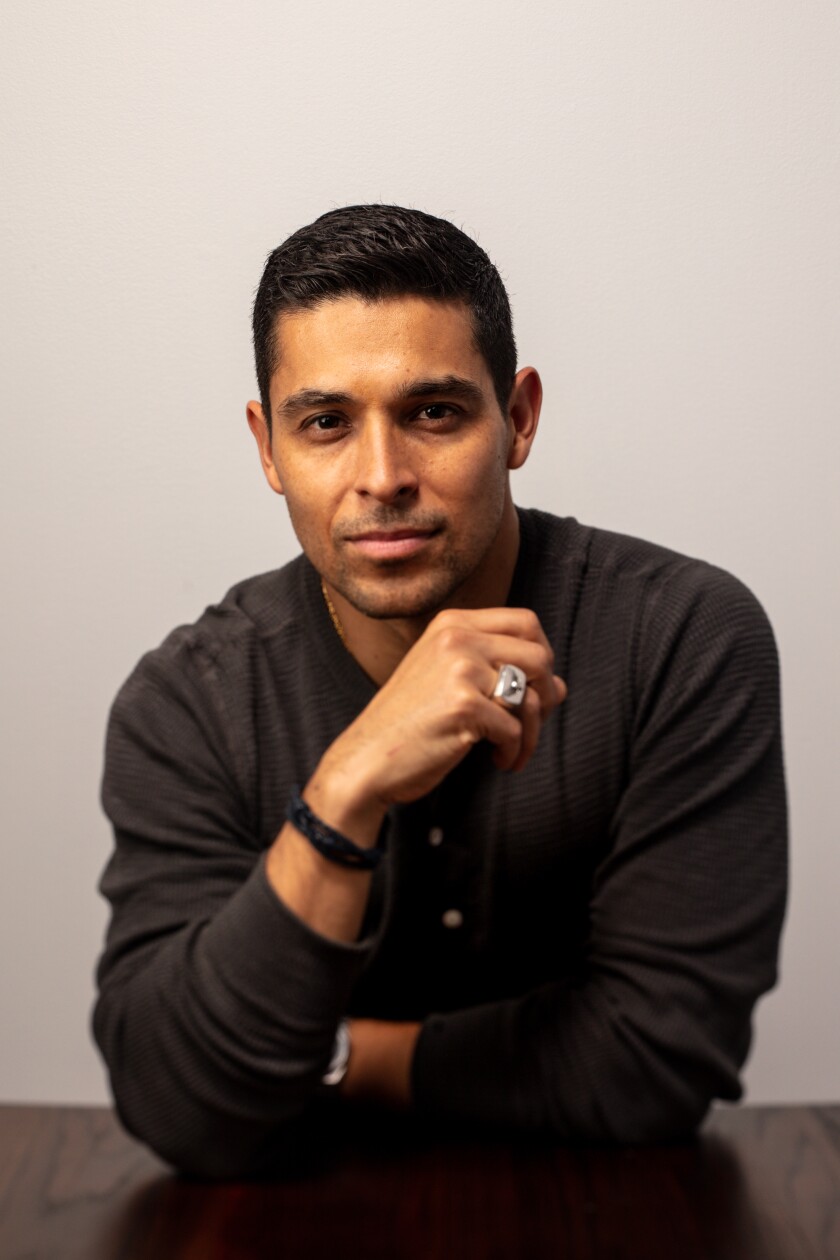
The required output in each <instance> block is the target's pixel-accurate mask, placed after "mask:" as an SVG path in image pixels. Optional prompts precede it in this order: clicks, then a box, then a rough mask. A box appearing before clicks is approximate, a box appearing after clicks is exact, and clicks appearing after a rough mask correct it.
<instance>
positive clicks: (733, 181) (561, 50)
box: [0, 0, 840, 1101]
mask: <svg viewBox="0 0 840 1260" xmlns="http://www.w3.org/2000/svg"><path fill="white" fill-rule="evenodd" d="M0 48H2V53H0V59H2V60H1V62H0V126H2V128H3V139H2V150H0V162H1V164H2V172H3V182H4V185H5V191H4V193H3V195H2V198H0V224H2V230H0V247H2V253H3V258H2V277H3V280H2V284H3V290H4V298H3V303H2V320H3V324H2V359H3V375H4V383H3V390H2V399H3V421H2V468H3V490H2V495H0V511H2V516H3V540H4V549H3V561H2V563H3V571H2V592H3V614H2V617H0V661H2V693H0V703H1V705H2V708H0V712H2V723H3V734H2V748H1V749H0V751H1V752H2V756H1V757H0V773H1V774H2V790H1V791H0V810H2V821H1V822H0V843H1V844H2V879H0V959H2V962H0V967H2V985H1V986H0V1011H2V1013H3V1023H2V1032H0V1097H2V1098H6V1099H18V1100H23V1099H34V1100H42V1101H101V1100H104V1099H105V1097H106V1091H105V1084H104V1076H103V1073H102V1070H101V1068H100V1065H99V1062H98V1059H97V1057H96V1054H95V1052H94V1050H93V1048H92V1046H91V1042H90V1039H89V1034H88V1013H89V1009H90V1005H91V1001H92V997H93V987H92V979H91V976H92V968H93V965H94V960H95V956H96V954H97V952H98V949H99V946H100V942H101V937H102V933H103V930H104V925H105V907H104V904H103V903H102V902H100V900H99V898H98V896H97V894H96V892H95V891H94V888H95V883H96V880H97V878H98V875H99V872H100V869H101V867H102V865H103V863H104V861H105V859H106V856H107V853H108V849H109V832H108V828H107V826H106V823H105V820H104V818H103V817H102V816H101V814H100V811H99V807H98V801H97V792H98V782H99V776H100V766H101V750H102V738H103V730H104V724H105V718H106V712H107V708H108V705H109V703H110V700H111V698H112V696H113V694H114V692H115V691H116V689H117V687H118V685H119V683H120V682H121V681H122V679H123V678H124V677H125V675H126V674H127V673H128V671H129V670H130V668H131V667H132V666H133V665H134V663H135V661H136V659H137V658H138V657H139V655H140V654H141V653H142V652H143V651H144V650H145V649H146V648H148V647H150V646H152V645H154V644H155V643H157V642H158V641H159V640H160V639H161V638H162V637H163V635H164V634H165V633H166V632H167V631H168V630H169V629H171V627H172V626H174V625H175V624H177V623H179V622H181V621H186V620H192V619H193V618H194V617H195V616H197V615H198V613H199V612H200V611H201V610H202V608H203V607H204V606H205V604H207V603H208V602H211V601H213V600H215V599H216V598H218V597H219V596H221V594H223V592H224V591H225V590H226V588H227V587H228V586H229V585H230V584H231V583H232V582H233V581H235V580H237V579H239V578H241V577H243V576H246V575H247V574H249V573H252V572H258V571H260V570H263V569H267V568H272V567H274V566H275V565H277V564H279V563H281V562H283V561H284V560H286V559H287V558H289V557H290V556H291V555H292V554H293V553H294V552H295V550H296V545H295V542H294V538H293V536H292V534H291V531H290V529H289V527H288V525H287V524H286V521H285V518H284V515H283V507H282V504H281V502H280V501H279V500H277V499H276V498H275V497H274V496H272V495H271V494H270V492H269V491H268V490H267V488H266V487H265V485H264V483H263V481H262V478H261V474H260V471H259V469H258V466H257V462H256V455H255V452H254V451H253V450H252V444H251V438H250V435H249V434H248V433H247V430H246V428H245V423H244V402H245V400H246V399H247V398H248V397H249V396H251V395H252V394H253V393H254V385H253V370H252V365H251V358H250V354H251V352H250V343H249V312H250V303H251V300H252V295H253V291H254V288H255V286H256V284H257V281H258V278H259V274H260V271H261V268H262V263H263V260H264V257H265V255H266V254H267V253H268V251H269V250H270V249H271V248H272V247H273V246H274V245H276V244H278V243H279V242H280V240H282V239H283V238H284V237H285V236H286V235H287V234H288V233H289V232H290V231H292V230H294V229H295V228H296V227H298V226H300V225H301V224H302V223H304V222H308V221H309V220H311V219H312V218H314V217H315V216H316V215H317V214H319V213H321V212H322V211H323V210H325V209H328V208H330V207H333V206H338V205H343V204H347V203H350V202H356V201H374V200H384V201H397V202H402V203H407V204H410V205H415V206H418V207H420V208H423V209H427V210H430V211H432V212H433V213H437V214H442V215H444V216H447V217H450V218H452V219H454V220H455V221H456V222H457V223H459V224H460V225H462V226H463V227H464V228H465V229H466V230H467V231H469V232H471V233H473V234H474V235H475V236H476V237H477V238H478V239H479V240H480V242H481V243H482V244H483V245H484V246H485V247H486V248H487V249H488V251H489V252H490V254H491V256H492V257H494V259H495V260H496V261H497V262H498V264H499V266H500V269H501V270H502V273H503V275H504V277H505V278H506V280H507V282H508V284H509V287H510V290H511V294H512V298H513V301H514V306H515V312H516V316H517V334H518V341H519V345H520V350H521V361H522V362H533V363H535V364H537V365H538V366H539V367H540V368H541V369H542V372H543V374H544V380H545V385H546V393H547V403H546V409H545V412H544V419H543V427H542V433H541V437H540V448H539V454H538V456H537V457H536V458H534V460H533V462H532V464H531V465H530V467H528V468H526V469H525V470H524V471H523V472H522V473H520V474H518V475H517V481H516V482H515V489H516V494H517V498H518V500H519V502H521V503H524V504H537V505H541V506H544V507H548V508H550V509H552V510H554V511H556V512H558V513H560V514H572V515H576V516H578V517H579V519H581V520H583V521H585V522H588V523H593V524H597V525H602V526H605V527H609V528H613V529H618V530H621V531H623V532H626V533H632V534H638V535H641V536H644V537H649V538H652V539H655V540H657V541H660V542H665V543H666V544H668V545H670V546H672V547H675V548H677V549H680V550H683V551H686V552H688V553H690V554H694V555H699V556H702V557H704V558H706V559H709V560H712V561H714V562H715V563H717V564H720V565H722V566H724V567H725V568H729V569H730V570H732V571H734V572H735V573H737V574H738V575H739V576H740V577H742V578H743V579H744V580H745V581H746V582H747V583H748V584H749V585H750V586H752V588H753V589H754V590H755V592H756V593H757V594H758V596H759V598H760V599H761V600H762V602H763V603H764V605H765V607H766V608H767V610H768V612H769V614H770V617H771V620H772V621H773V624H774V626H775V629H776V632H777V637H778V641H779V645H780V650H781V657H782V667H783V693H784V708H785V723H786V749H787V767H788V774H789V788H790V799H791V817H792V874H793V883H792V895H791V902H790V910H789V916H788V922H787V928H786V934H785V942H784V958H783V971H782V984H781V987H780V989H779V990H778V991H777V992H776V993H774V994H773V995H772V996H770V997H769V998H767V999H766V1000H765V1002H764V1003H763V1004H762V1006H761V1008H760V1012H759V1017H758V1021H757V1043H756V1048H755V1051H754V1054H753V1056H752V1058H751V1061H750V1064H749V1067H748V1070H747V1084H748V1090H749V1097H750V1098H751V1099H752V1100H753V1101H770V1100H781V1101H792V1100H801V1099H811V1100H829V1099H831V1100H836V1099H837V1098H838V1097H840V1000H838V978H837V977H838V968H837V963H838V955H839V954H840V948H838V946H840V926H838V916H837V891H838V887H839V886H840V852H838V847H837V844H836V833H837V817H838V814H837V780H838V775H837V754H838V749H840V716H839V715H840V666H838V625H840V582H838V580H837V578H838V565H837V558H836V557H837V549H838V544H839V543H840V510H839V509H838V458H837V456H838V419H840V417H838V410H840V407H839V406H838V404H840V388H839V387H838V371H839V370H840V345H838V340H840V337H838V328H840V323H838V315H840V311H838V306H840V251H839V250H838V225H840V171H839V170H838V159H839V157H840V89H839V88H838V65H840V7H838V6H837V5H836V4H833V3H830V2H825V3H818V2H817V0H812V2H810V3H805V2H803V3H799V4H791V3H782V2H781V0H742V2H736V3H733V2H732V0H702V3H700V2H696V3H695V2H691V0H683V3H679V4H675V3H674V2H673V0H637V2H635V3H621V2H620V0H571V2H568V3H563V2H562V0H552V2H550V3H549V2H548V0H522V2H520V4H519V5H517V6H512V5H509V4H502V3H498V2H497V0H496V2H494V0H489V2H487V0H484V2H480V0H465V2H463V3H459V2H458V0H446V3H443V2H442V0H425V2H424V3H423V4H412V5H408V4H405V3H401V0H396V2H395V0H357V2H356V3H354V4H352V5H351V4H346V3H343V2H342V0H308V2H307V3H305V4H304V3H282V2H279V3H278V2H277V0H244V2H243V0H239V2H238V3H237V4H236V5H235V6H234V5H233V4H221V3H218V2H217V0H188V2H183V3H177V2H176V3H175V4H174V6H172V7H171V6H170V4H169V3H167V4H164V3H163V2H162V0H143V3H140V2H139V0H124V2H123V3H121V4H116V5H115V4H113V3H110V2H106V0H74V2H73V3H72V4H71V3H62V2H61V0H0Z"/></svg>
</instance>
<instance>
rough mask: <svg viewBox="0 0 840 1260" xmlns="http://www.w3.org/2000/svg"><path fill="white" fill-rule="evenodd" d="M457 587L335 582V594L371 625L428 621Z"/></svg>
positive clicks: (407, 583)
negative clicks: (370, 622) (338, 594)
mask: <svg viewBox="0 0 840 1260" xmlns="http://www.w3.org/2000/svg"><path fill="white" fill-rule="evenodd" d="M453 585H454V586H457V583H452V582H451V581H450V582H445V583H444V582H441V583H428V582H426V583H420V584H419V585H417V586H415V585H414V584H413V583H410V582H401V581H399V580H397V581H383V582H381V583H370V584H368V583H360V582H346V583H345V582H336V583H335V587H336V590H338V591H339V593H340V594H341V595H342V596H343V597H344V599H346V600H347V602H348V603H349V604H352V605H353V607H354V608H355V609H356V611H357V612H360V613H362V614H363V615H364V616H365V617H370V618H371V619H372V620H374V621H401V620H402V621H416V620H418V619H425V620H428V619H429V618H431V617H433V616H434V614H435V613H436V612H438V611H439V610H440V609H441V608H442V607H443V606H444V604H445V603H446V602H447V600H448V598H449V597H450V596H451V594H452V590H453Z"/></svg>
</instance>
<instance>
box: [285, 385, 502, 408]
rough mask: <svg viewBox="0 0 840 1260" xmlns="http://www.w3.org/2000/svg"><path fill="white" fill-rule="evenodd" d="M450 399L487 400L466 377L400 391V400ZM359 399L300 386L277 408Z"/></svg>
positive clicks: (332, 404) (338, 403)
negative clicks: (444, 397)
mask: <svg viewBox="0 0 840 1260" xmlns="http://www.w3.org/2000/svg"><path fill="white" fill-rule="evenodd" d="M444 394H445V395H446V396H447V397H448V398H460V399H461V400H462V401H463V402H468V403H473V404H475V405H478V404H479V403H482V402H483V401H484V394H483V392H482V390H481V388H480V386H478V385H477V384H476V383H475V381H471V380H469V379H468V378H467V377H465V376H453V375H449V376H432V377H428V378H424V379H422V380H416V381H406V382H405V383H404V384H403V385H401V386H400V387H399V389H398V390H397V395H396V397H397V399H398V400H400V401H405V400H407V399H410V398H436V397H440V396H441V395H444ZM356 402H358V399H356V398H354V397H353V395H352V394H346V393H344V392H343V391H341V390H323V389H299V390H297V391H296V393H294V394H289V397H288V398H284V400H283V402H281V403H280V405H279V406H278V408H277V414H278V415H282V416H290V415H294V414H295V412H298V411H306V410H308V409H309V408H311V407H345V406H352V405H353V404H354V403H356Z"/></svg>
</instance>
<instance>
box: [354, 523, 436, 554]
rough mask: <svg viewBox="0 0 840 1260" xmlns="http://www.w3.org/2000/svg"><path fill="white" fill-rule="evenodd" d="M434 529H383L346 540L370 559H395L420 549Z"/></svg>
mask: <svg viewBox="0 0 840 1260" xmlns="http://www.w3.org/2000/svg"><path fill="white" fill-rule="evenodd" d="M438 532H439V531H438V530H436V529H387V530H385V529H383V530H368V531H367V532H366V533H364V534H354V535H353V536H352V537H350V538H348V539H347V542H348V543H349V544H350V546H351V547H352V548H353V549H354V550H355V551H359V552H361V554H362V555H364V556H369V557H370V558H371V559H372V560H397V559H402V558H404V557H406V556H413V555H415V554H416V553H417V552H418V551H422V549H423V548H424V547H425V545H426V543H427V542H428V541H429V539H430V538H434V536H435V535H436V534H437V533H438Z"/></svg>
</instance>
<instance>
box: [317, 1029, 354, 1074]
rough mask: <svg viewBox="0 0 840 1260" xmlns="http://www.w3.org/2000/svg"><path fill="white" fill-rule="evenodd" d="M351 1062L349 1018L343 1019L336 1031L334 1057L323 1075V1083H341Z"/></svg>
mask: <svg viewBox="0 0 840 1260" xmlns="http://www.w3.org/2000/svg"><path fill="white" fill-rule="evenodd" d="M349 1062H350V1029H349V1027H348V1024H347V1020H346V1019H343V1020H342V1021H341V1023H340V1024H339V1025H338V1028H337V1029H336V1032H335V1043H334V1045H333V1052H332V1058H331V1059H330V1064H329V1067H328V1068H327V1070H326V1072H325V1073H324V1075H323V1076H322V1077H321V1084H322V1085H330V1086H333V1087H334V1086H336V1085H340V1084H341V1082H342V1081H343V1080H344V1078H345V1076H346V1075H347V1064H348V1063H349Z"/></svg>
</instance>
